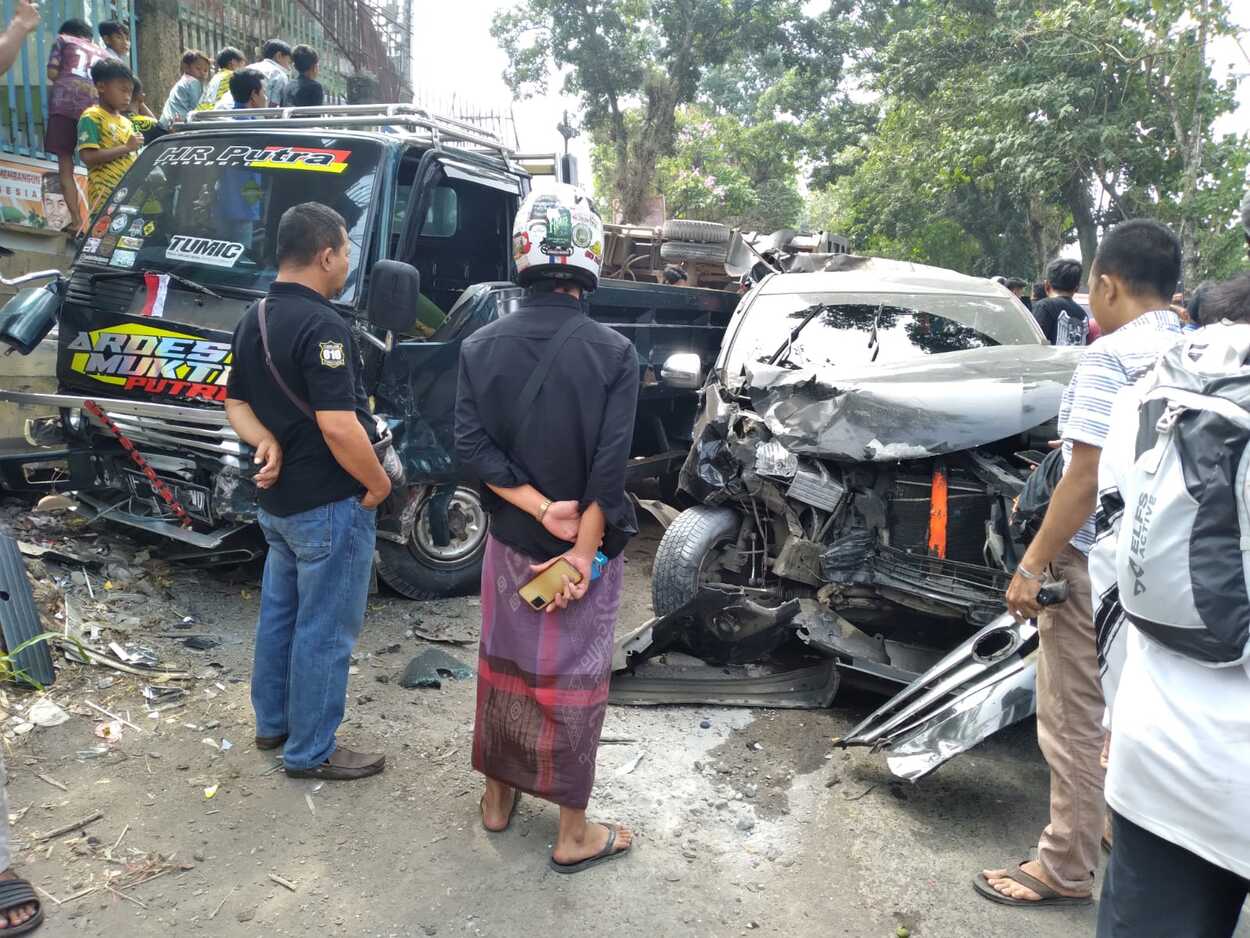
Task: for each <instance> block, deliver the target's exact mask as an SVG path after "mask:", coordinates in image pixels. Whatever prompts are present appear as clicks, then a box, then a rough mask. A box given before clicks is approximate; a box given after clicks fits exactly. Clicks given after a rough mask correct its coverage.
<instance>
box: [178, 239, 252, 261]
mask: <svg viewBox="0 0 1250 938" xmlns="http://www.w3.org/2000/svg"><path fill="white" fill-rule="evenodd" d="M165 256H166V257H167V258H169V259H170V260H171V261H190V262H191V263H193V264H205V265H207V266H209V267H233V266H234V265H235V264H237V263H238V262H239V258H240V257H242V256H243V245H241V244H239V243H238V242H237V241H217V240H215V239H213V238H197V237H195V236H194V235H174V236H173V237H171V238H170V239H169V246H168V247H167V248H166V249H165Z"/></svg>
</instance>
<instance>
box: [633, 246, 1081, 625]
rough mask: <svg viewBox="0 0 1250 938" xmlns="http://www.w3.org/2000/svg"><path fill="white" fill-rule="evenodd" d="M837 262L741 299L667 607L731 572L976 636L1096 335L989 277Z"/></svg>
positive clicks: (736, 580) (862, 612) (761, 589)
mask: <svg viewBox="0 0 1250 938" xmlns="http://www.w3.org/2000/svg"><path fill="white" fill-rule="evenodd" d="M828 266H829V267H831V268H833V269H829V270H822V271H817V272H811V273H784V274H774V275H772V276H769V277H767V278H766V279H764V281H763V282H762V283H760V284H759V285H758V286H757V287H756V288H755V289H754V290H753V291H752V292H751V293H750V294H748V295H747V296H746V297H745V298H744V300H743V302H742V303H741V305H740V306H739V308H738V311H737V312H736V313H735V314H734V318H733V321H731V322H730V325H729V330H728V332H727V334H726V340H725V343H724V345H723V347H722V348H721V352H720V355H719V357H718V359H717V362H716V368H715V371H714V373H713V374H712V375H711V376H710V377H709V378H708V381H707V383H706V385H705V387H704V391H703V401H702V409H701V413H700V416H699V418H698V420H697V422H696V424H695V430H694V445H693V446H692V448H691V450H690V453H689V455H688V457H687V459H686V463H685V465H684V467H683V469H682V474H681V482H680V484H681V488H682V490H683V491H684V492H685V493H686V494H687V495H688V496H690V497H691V498H693V499H694V500H695V501H697V502H698V503H699V504H697V505H696V506H694V507H691V508H688V509H687V510H686V511H684V512H683V513H682V514H681V515H680V517H679V518H678V519H677V521H676V522H675V523H674V524H673V525H672V526H671V527H670V528H669V529H668V531H667V532H666V533H665V536H664V539H663V541H662V542H661V544H660V547H659V551H658V553H657V555H656V562H655V579H654V585H653V599H654V605H655V611H656V613H657V615H664V614H665V613H668V612H672V611H674V610H676V609H677V608H678V607H680V606H681V605H683V604H684V603H686V602H688V601H689V600H690V599H692V598H693V597H694V596H695V594H696V593H697V592H698V591H699V588H700V587H701V586H703V585H706V584H709V583H723V584H732V585H736V586H741V587H744V588H746V589H747V590H748V591H749V592H751V593H752V594H754V595H755V596H756V598H757V599H758V598H760V597H772V598H774V599H777V600H785V599H790V598H794V597H802V596H814V597H816V598H818V599H819V600H820V602H821V603H822V605H825V606H827V607H829V608H831V609H835V610H837V611H838V612H839V613H840V614H841V615H842V616H844V617H846V618H847V619H849V620H851V621H852V622H854V623H856V624H857V625H860V626H861V627H865V626H871V628H872V629H874V630H876V631H881V632H883V633H885V634H886V637H887V638H889V637H891V636H890V635H889V630H891V629H892V628H893V627H895V626H899V625H905V626H906V627H907V628H909V629H911V630H912V631H913V632H914V630H915V627H916V626H915V623H916V622H917V621H918V620H919V619H927V620H931V621H932V627H933V628H935V629H939V630H941V629H942V628H943V627H944V628H945V630H946V632H947V634H949V635H950V636H951V637H956V636H957V637H959V638H962V637H967V635H968V634H969V629H970V628H975V627H979V626H982V625H985V624H987V623H988V622H989V621H990V620H991V619H993V618H994V617H995V616H996V615H998V614H999V613H1001V612H1002V610H1003V606H1002V594H1003V590H1004V589H1005V588H1006V585H1007V571H1009V570H1012V569H1014V567H1015V563H1016V560H1017V559H1018V557H1017V556H1016V555H1015V551H1016V545H1014V544H1013V542H1012V540H1011V538H1010V536H1009V534H1008V531H1007V520H1008V516H1009V513H1010V509H1011V503H1012V500H1013V499H1014V498H1015V496H1016V495H1017V494H1019V491H1020V489H1021V488H1022V487H1023V486H1024V482H1025V480H1026V479H1027V478H1028V475H1029V472H1030V471H1031V469H1032V466H1033V465H1035V464H1036V463H1037V462H1038V460H1039V458H1040V456H1041V455H1042V454H1043V453H1044V452H1045V451H1046V450H1047V441H1048V440H1050V439H1053V438H1054V436H1055V426H1054V420H1055V417H1056V415H1057V414H1058V412H1059V400H1060V397H1061V395H1062V393H1063V389H1064V387H1065V386H1066V385H1067V383H1068V380H1069V378H1070V377H1071V374H1072V370H1073V368H1074V367H1075V364H1076V361H1077V359H1078V357H1079V355H1080V352H1079V351H1074V350H1070V349H1063V348H1053V347H1051V346H1049V345H1048V344H1047V343H1046V340H1045V339H1044V337H1043V336H1042V333H1041V331H1040V330H1039V329H1038V327H1037V324H1036V323H1035V322H1034V320H1033V317H1032V316H1031V315H1030V314H1029V312H1028V310H1026V309H1025V308H1024V307H1023V306H1022V305H1021V304H1020V303H1019V302H1018V301H1017V300H1016V299H1015V297H1013V296H1012V295H1011V293H1010V292H1009V291H1007V290H1006V289H1005V288H1003V287H1001V286H999V285H998V284H995V283H992V282H990V281H988V280H984V279H981V278H975V277H966V276H963V275H961V274H957V273H954V272H952V271H946V270H941V269H938V268H933V267H922V266H919V265H914V264H906V263H901V262H897V261H884V260H879V259H875V258H860V257H854V256H849V255H842V256H837V257H833V258H830V260H829V263H828ZM900 613H907V615H900ZM933 637H934V638H937V635H936V633H935V634H934V635H933ZM953 644H955V642H953V641H949V640H948V641H947V642H946V643H945V647H946V648H950V647H951V646H952V645H953Z"/></svg>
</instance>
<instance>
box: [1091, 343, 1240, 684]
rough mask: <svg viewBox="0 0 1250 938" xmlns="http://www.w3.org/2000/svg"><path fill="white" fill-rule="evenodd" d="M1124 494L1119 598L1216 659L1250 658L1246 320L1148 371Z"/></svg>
mask: <svg viewBox="0 0 1250 938" xmlns="http://www.w3.org/2000/svg"><path fill="white" fill-rule="evenodd" d="M1144 388H1145V390H1144V394H1143V395H1142V397H1141V399H1140V404H1139V408H1138V428H1137V448H1136V454H1135V459H1134V462H1133V466H1132V469H1131V470H1130V471H1129V472H1128V473H1127V475H1126V477H1125V480H1124V485H1123V487H1122V490H1121V494H1122V495H1123V497H1124V517H1123V520H1122V521H1121V524H1120V537H1119V541H1118V543H1117V545H1116V578H1117V580H1118V582H1119V588H1120V602H1121V604H1122V606H1123V607H1124V612H1125V614H1126V615H1127V616H1128V619H1129V621H1130V622H1132V623H1133V625H1135V626H1136V627H1137V628H1138V629H1139V630H1141V632H1143V633H1144V634H1145V635H1147V636H1149V637H1150V638H1151V639H1153V640H1154V641H1156V642H1159V643H1160V644H1162V645H1164V646H1166V647H1167V648H1170V649H1172V650H1173V651H1175V652H1178V653H1180V654H1182V655H1185V656H1187V657H1189V658H1192V659H1194V660H1196V661H1199V662H1201V663H1203V664H1206V665H1209V666H1211V667H1226V666H1230V665H1237V664H1242V663H1244V662H1245V661H1246V660H1247V659H1248V658H1250V497H1248V492H1247V485H1250V480H1248V479H1247V473H1248V472H1250V324H1243V323H1238V324H1233V323H1227V322H1225V323H1221V324H1219V325H1213V326H1207V327H1206V328H1205V329H1202V330H1200V331H1198V332H1193V333H1188V334H1187V335H1186V338H1185V339H1184V340H1183V341H1182V342H1180V343H1179V344H1177V345H1176V346H1174V347H1173V348H1172V349H1170V350H1169V351H1167V352H1165V353H1164V354H1163V355H1162V356H1160V358H1159V361H1158V363H1157V364H1156V366H1155V369H1154V371H1153V372H1152V373H1151V374H1150V375H1149V376H1148V377H1147V378H1145V379H1144Z"/></svg>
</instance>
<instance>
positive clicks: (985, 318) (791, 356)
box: [725, 293, 1041, 378]
mask: <svg viewBox="0 0 1250 938" xmlns="http://www.w3.org/2000/svg"><path fill="white" fill-rule="evenodd" d="M1040 341H1041V340H1040V339H1039V337H1038V334H1037V332H1036V330H1035V329H1033V328H1032V324H1031V323H1030V322H1029V321H1028V313H1027V312H1025V311H1022V310H1017V309H1016V308H1015V307H1014V306H1012V305H1011V303H1010V302H1009V301H1006V300H1000V299H998V298H996V297H984V296H932V295H899V294H882V295H865V294H855V295H849V294H848V295H845V296H829V295H827V294H826V295H813V294H804V293H782V294H764V295H761V296H759V297H757V298H756V299H755V301H754V302H753V303H752V304H751V307H750V309H748V310H747V311H746V313H745V315H744V318H743V321H742V323H741V325H740V326H739V328H738V330H737V332H736V333H735V335H734V338H733V345H732V346H731V348H730V350H729V354H728V355H727V357H726V359H725V366H726V377H728V378H732V377H736V376H738V375H741V374H742V371H743V368H744V367H746V366H749V365H752V364H757V363H769V362H773V363H775V364H779V365H783V366H785V367H792V368H815V369H820V368H825V367H831V366H832V367H844V368H851V367H859V366H863V365H868V364H874V363H876V364H882V365H892V364H897V363H899V362H905V361H908V360H909V359H917V358H923V357H925V356H928V355H939V354H942V353H943V352H959V351H963V350H966V349H976V348H986V347H988V346H993V345H1037V344H1039V343H1040Z"/></svg>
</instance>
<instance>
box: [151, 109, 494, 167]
mask: <svg viewBox="0 0 1250 938" xmlns="http://www.w3.org/2000/svg"><path fill="white" fill-rule="evenodd" d="M236 120H237V121H247V127H248V128H249V129H256V130H263V129H266V128H272V129H275V130H276V129H294V128H304V127H307V128H314V129H319V128H322V127H326V128H354V129H367V128H371V127H373V128H382V129H390V130H397V131H404V130H408V131H414V132H417V133H424V135H425V136H426V137H428V138H429V140H430V141H431V142H432V143H433V144H434V145H435V146H439V145H441V144H442V143H444V142H450V143H453V144H458V145H462V146H464V145H467V146H468V147H470V148H474V149H479V150H485V151H487V152H490V153H495V154H498V155H499V156H501V157H502V158H503V159H505V160H507V159H510V158H511V157H512V156H513V151H512V149H511V148H509V147H508V146H506V145H505V144H504V143H503V141H502V140H500V139H499V137H497V136H496V135H495V134H493V133H491V132H490V131H488V130H485V129H483V128H481V127H479V126H477V125H476V124H472V123H469V122H468V121H462V120H457V119H455V118H453V117H443V116H441V115H438V114H432V113H430V112H429V111H427V110H426V109H425V108H420V107H417V106H416V105H414V104H332V105H327V106H324V107H269V108H248V109H247V110H222V111H218V110H210V111H192V112H191V113H190V114H188V115H187V122H186V124H184V125H183V128H184V129H186V130H194V129H199V128H202V127H206V126H209V125H218V124H226V123H232V122H234V121H236ZM176 126H177V125H175V127H176Z"/></svg>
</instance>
